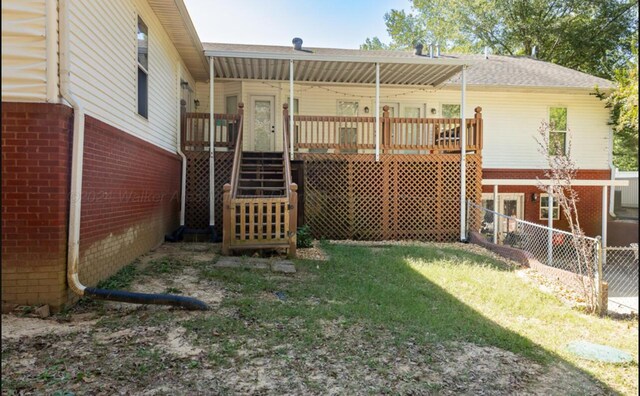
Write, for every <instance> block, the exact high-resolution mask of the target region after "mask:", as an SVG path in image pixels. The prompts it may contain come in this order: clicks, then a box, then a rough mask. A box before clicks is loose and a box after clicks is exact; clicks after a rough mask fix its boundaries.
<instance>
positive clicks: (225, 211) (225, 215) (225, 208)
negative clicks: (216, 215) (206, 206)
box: [222, 183, 233, 256]
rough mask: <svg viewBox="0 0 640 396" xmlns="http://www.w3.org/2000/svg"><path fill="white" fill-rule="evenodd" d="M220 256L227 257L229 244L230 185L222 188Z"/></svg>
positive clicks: (230, 230) (227, 184)
mask: <svg viewBox="0 0 640 396" xmlns="http://www.w3.org/2000/svg"><path fill="white" fill-rule="evenodd" d="M222 191H223V194H222V197H223V198H222V254H223V255H225V256H228V255H229V253H230V249H229V245H230V244H231V232H232V231H233V230H232V227H231V184H229V183H226V184H225V185H224V187H222Z"/></svg>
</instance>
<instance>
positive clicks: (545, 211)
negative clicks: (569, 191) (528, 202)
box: [540, 194, 560, 220]
mask: <svg viewBox="0 0 640 396" xmlns="http://www.w3.org/2000/svg"><path fill="white" fill-rule="evenodd" d="M548 219H549V194H540V220H548ZM553 220H560V205H559V204H558V200H557V199H554V200H553Z"/></svg>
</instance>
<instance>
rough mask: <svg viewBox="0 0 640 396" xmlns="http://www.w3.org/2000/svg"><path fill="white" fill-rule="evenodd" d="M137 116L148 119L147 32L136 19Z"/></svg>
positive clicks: (143, 25) (143, 24)
mask: <svg viewBox="0 0 640 396" xmlns="http://www.w3.org/2000/svg"><path fill="white" fill-rule="evenodd" d="M138 114H140V115H141V116H143V117H144V118H149V30H148V29H147V25H145V23H144V22H143V21H142V19H140V17H138Z"/></svg>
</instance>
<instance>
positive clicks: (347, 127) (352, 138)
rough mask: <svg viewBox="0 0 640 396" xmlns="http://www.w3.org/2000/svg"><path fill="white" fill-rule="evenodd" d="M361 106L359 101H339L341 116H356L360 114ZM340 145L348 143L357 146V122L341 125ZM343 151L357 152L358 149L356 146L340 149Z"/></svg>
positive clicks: (339, 113)
mask: <svg viewBox="0 0 640 396" xmlns="http://www.w3.org/2000/svg"><path fill="white" fill-rule="evenodd" d="M359 106H360V103H359V102H353V101H351V102H350V101H344V100H339V101H338V111H337V113H338V115H339V116H352V117H356V116H357V115H358V108H359ZM339 143H340V145H348V146H355V145H356V144H358V129H357V123H355V124H353V123H351V122H346V123H344V125H343V126H340V142H339ZM340 151H341V152H343V153H357V152H358V150H357V149H355V148H350V149H342V150H340Z"/></svg>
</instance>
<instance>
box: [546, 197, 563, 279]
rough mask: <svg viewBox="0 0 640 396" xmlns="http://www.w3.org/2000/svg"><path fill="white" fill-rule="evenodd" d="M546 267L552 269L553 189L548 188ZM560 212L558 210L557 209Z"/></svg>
mask: <svg viewBox="0 0 640 396" xmlns="http://www.w3.org/2000/svg"><path fill="white" fill-rule="evenodd" d="M547 203H548V204H549V209H548V210H547V227H548V228H549V229H548V230H547V265H548V266H549V267H553V188H552V187H551V186H549V198H548V200H547ZM558 210H560V208H558Z"/></svg>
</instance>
